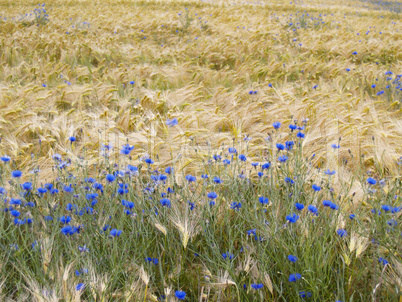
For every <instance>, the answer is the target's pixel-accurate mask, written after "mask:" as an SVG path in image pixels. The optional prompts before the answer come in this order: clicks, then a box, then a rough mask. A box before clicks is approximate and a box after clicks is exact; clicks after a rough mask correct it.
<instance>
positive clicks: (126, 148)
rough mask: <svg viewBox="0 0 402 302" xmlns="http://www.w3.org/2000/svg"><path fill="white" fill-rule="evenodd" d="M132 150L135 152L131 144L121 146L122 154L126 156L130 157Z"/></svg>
mask: <svg viewBox="0 0 402 302" xmlns="http://www.w3.org/2000/svg"><path fill="white" fill-rule="evenodd" d="M132 150H134V146H130V145H129V144H125V145H123V146H121V150H120V153H121V154H124V155H129V154H130V152H131V151H132Z"/></svg>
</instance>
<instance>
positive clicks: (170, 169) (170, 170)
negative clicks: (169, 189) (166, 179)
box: [165, 167, 173, 175]
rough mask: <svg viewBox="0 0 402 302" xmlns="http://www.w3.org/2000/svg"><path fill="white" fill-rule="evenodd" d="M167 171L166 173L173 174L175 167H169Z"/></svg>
mask: <svg viewBox="0 0 402 302" xmlns="http://www.w3.org/2000/svg"><path fill="white" fill-rule="evenodd" d="M165 173H166V174H169V175H170V174H172V173H173V168H172V167H167V168H166V169H165Z"/></svg>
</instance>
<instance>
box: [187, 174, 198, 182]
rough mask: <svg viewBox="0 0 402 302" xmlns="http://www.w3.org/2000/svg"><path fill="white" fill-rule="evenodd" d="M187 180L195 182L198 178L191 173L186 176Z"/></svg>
mask: <svg viewBox="0 0 402 302" xmlns="http://www.w3.org/2000/svg"><path fill="white" fill-rule="evenodd" d="M186 180H187V181H188V182H195V181H196V180H197V178H196V177H195V176H193V175H190V174H189V175H187V176H186Z"/></svg>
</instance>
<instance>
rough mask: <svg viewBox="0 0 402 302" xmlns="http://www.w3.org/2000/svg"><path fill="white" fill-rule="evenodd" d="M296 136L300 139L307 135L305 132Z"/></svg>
mask: <svg viewBox="0 0 402 302" xmlns="http://www.w3.org/2000/svg"><path fill="white" fill-rule="evenodd" d="M296 136H297V137H298V138H304V137H305V136H306V135H305V134H304V133H303V132H297V134H296Z"/></svg>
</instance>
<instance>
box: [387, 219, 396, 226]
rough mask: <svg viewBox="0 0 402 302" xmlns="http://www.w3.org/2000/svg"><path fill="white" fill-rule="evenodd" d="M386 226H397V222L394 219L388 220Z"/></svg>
mask: <svg viewBox="0 0 402 302" xmlns="http://www.w3.org/2000/svg"><path fill="white" fill-rule="evenodd" d="M387 223H388V225H390V226H397V225H398V222H397V221H396V220H395V219H390V220H388V221H387Z"/></svg>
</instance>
